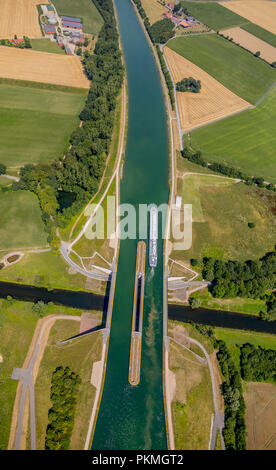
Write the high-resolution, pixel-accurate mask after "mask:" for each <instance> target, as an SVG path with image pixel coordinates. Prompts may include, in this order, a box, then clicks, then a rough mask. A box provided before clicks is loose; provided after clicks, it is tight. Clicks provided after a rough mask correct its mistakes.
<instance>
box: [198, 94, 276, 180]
mask: <svg viewBox="0 0 276 470" xmlns="http://www.w3.org/2000/svg"><path fill="white" fill-rule="evenodd" d="M275 125H276V88H274V89H273V90H272V91H271V92H270V93H269V94H268V96H266V98H265V99H264V101H263V102H262V103H261V104H260V105H259V106H257V108H255V109H251V110H248V111H245V112H243V113H240V114H237V115H236V116H232V117H229V118H226V119H224V120H222V121H219V122H216V123H213V124H210V125H208V126H206V127H202V128H201V129H197V130H195V131H193V132H191V145H192V147H193V148H195V149H200V150H201V151H202V154H203V157H204V158H206V159H207V160H208V161H216V162H222V163H225V162H226V163H227V164H229V165H230V166H234V167H235V168H239V169H241V170H242V171H243V172H245V173H246V174H248V175H254V176H258V177H260V176H261V177H263V178H265V180H267V181H269V182H272V183H274V184H275V183H276V166H275V151H274V149H275V145H276V136H275Z"/></svg>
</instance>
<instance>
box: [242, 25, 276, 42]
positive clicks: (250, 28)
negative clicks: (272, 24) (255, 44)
mask: <svg viewBox="0 0 276 470" xmlns="http://www.w3.org/2000/svg"><path fill="white" fill-rule="evenodd" d="M242 29H244V30H245V31H247V32H248V33H251V34H253V35H254V36H256V37H257V38H259V39H262V40H263V41H265V42H268V44H271V46H273V47H276V35H275V34H273V33H271V32H270V31H267V30H266V29H263V28H261V26H258V25H257V24H254V23H248V24H246V25H243V26H242Z"/></svg>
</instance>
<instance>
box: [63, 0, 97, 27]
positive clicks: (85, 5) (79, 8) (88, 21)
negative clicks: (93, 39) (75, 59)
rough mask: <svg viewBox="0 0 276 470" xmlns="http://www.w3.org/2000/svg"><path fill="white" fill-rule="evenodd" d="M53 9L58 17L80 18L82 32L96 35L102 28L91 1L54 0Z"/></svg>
mask: <svg viewBox="0 0 276 470" xmlns="http://www.w3.org/2000/svg"><path fill="white" fill-rule="evenodd" d="M55 7H56V9H57V12H58V14H59V15H60V16H62V15H64V16H73V17H77V18H80V19H81V20H82V24H83V31H84V32H85V33H90V34H98V33H99V32H100V29H101V27H102V26H103V19H102V17H101V15H100V13H99V11H98V10H97V8H96V6H95V5H94V3H93V2H92V1H91V0H78V1H77V2H76V1H75V0H55Z"/></svg>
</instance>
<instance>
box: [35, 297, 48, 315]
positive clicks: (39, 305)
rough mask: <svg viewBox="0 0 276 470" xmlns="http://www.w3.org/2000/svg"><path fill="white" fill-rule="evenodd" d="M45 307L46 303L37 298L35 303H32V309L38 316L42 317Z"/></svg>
mask: <svg viewBox="0 0 276 470" xmlns="http://www.w3.org/2000/svg"><path fill="white" fill-rule="evenodd" d="M46 309H47V305H46V304H45V303H44V302H43V300H39V301H38V302H36V303H35V304H33V307H32V311H33V312H34V313H36V314H37V315H38V316H39V317H43V315H45V313H46Z"/></svg>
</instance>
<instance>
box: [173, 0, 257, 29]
mask: <svg viewBox="0 0 276 470" xmlns="http://www.w3.org/2000/svg"><path fill="white" fill-rule="evenodd" d="M181 4H182V5H183V7H185V8H187V10H188V12H189V13H190V14H191V15H192V16H194V17H195V18H196V19H198V20H200V21H201V22H202V23H204V24H206V25H207V26H209V27H210V28H212V29H214V30H215V31H219V30H221V29H226V28H231V27H232V26H241V25H243V24H246V23H248V20H247V19H246V18H243V17H242V16H240V15H237V14H236V13H234V12H232V11H230V10H228V9H227V8H224V7H223V6H222V5H219V4H218V3H211V2H208V3H206V2H187V1H184V2H181Z"/></svg>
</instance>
